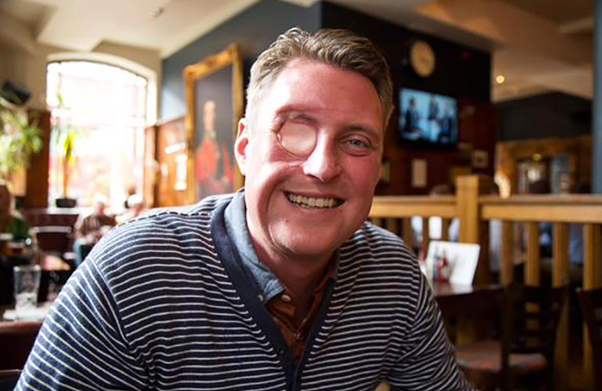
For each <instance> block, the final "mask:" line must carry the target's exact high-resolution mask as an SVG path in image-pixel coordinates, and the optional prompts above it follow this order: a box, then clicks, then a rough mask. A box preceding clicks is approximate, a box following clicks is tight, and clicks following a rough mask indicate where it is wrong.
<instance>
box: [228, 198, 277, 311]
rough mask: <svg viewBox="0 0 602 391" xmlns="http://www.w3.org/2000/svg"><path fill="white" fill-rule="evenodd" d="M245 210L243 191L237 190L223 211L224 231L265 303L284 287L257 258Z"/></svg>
mask: <svg viewBox="0 0 602 391" xmlns="http://www.w3.org/2000/svg"><path fill="white" fill-rule="evenodd" d="M246 212H247V210H246V205H245V197H244V191H239V192H237V193H236V194H235V195H234V197H233V198H232V201H231V202H230V205H228V206H227V208H226V210H225V212H224V220H225V223H226V231H227V232H228V237H229V238H230V240H231V241H232V243H233V244H234V248H235V251H236V252H237V253H238V254H239V255H240V259H241V261H242V265H241V266H242V267H243V269H245V271H246V272H247V273H248V274H249V275H251V276H252V278H253V279H254V280H255V282H256V283H257V287H258V288H259V291H260V292H261V294H262V296H263V297H260V299H261V300H262V302H264V303H267V302H268V301H270V299H272V298H274V297H275V296H278V295H279V294H280V293H282V292H283V291H284V288H283V287H282V284H280V281H278V278H277V277H276V275H275V274H274V273H272V271H271V270H270V269H269V268H268V267H267V266H265V265H264V264H263V263H261V262H260V261H259V258H257V253H256V252H255V248H254V247H253V242H252V241H251V235H250V234H249V229H248V228H247V219H246Z"/></svg>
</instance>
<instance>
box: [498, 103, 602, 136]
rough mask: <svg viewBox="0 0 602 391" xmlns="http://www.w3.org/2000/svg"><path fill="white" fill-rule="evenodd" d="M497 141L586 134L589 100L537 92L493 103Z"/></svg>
mask: <svg viewBox="0 0 602 391" xmlns="http://www.w3.org/2000/svg"><path fill="white" fill-rule="evenodd" d="M496 109H497V111H498V128H499V138H500V141H512V140H524V139H536V138H545V137H575V136H579V135H582V134H590V133H591V129H592V128H591V126H592V102H591V101H589V100H587V99H583V98H578V97H575V96H571V95H566V94H562V93H550V94H544V95H537V96H532V97H528V98H523V99H516V100H512V101H507V102H502V103H499V104H497V105H496Z"/></svg>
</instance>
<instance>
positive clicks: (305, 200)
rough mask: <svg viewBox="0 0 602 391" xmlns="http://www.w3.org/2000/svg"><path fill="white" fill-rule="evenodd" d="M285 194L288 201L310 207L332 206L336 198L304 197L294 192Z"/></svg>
mask: <svg viewBox="0 0 602 391" xmlns="http://www.w3.org/2000/svg"><path fill="white" fill-rule="evenodd" d="M286 196H287V198H288V199H289V201H291V202H294V203H295V204H298V205H302V206H307V207H310V208H332V207H333V206H335V205H336V203H337V200H336V199H334V198H314V197H304V196H300V195H295V194H287V195H286Z"/></svg>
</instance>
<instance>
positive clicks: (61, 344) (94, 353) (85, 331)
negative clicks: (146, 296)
mask: <svg viewBox="0 0 602 391" xmlns="http://www.w3.org/2000/svg"><path fill="white" fill-rule="evenodd" d="M93 255H94V253H93V254H91V257H90V258H88V260H87V261H86V262H85V263H84V264H83V265H82V266H81V267H80V268H79V269H78V270H77V271H76V272H75V273H74V275H73V276H72V278H71V279H70V280H69V283H68V284H67V285H66V286H65V287H64V288H63V290H64V292H61V294H60V295H59V297H58V298H57V301H56V302H55V305H54V306H53V307H52V309H51V311H50V313H49V314H48V316H47V318H46V320H45V321H44V325H43V326H42V329H41V330H40V333H39V335H38V338H37V340H36V343H35V346H34V348H33V350H32V352H31V353H30V357H29V359H28V361H27V364H26V366H25V368H24V371H23V374H22V375H21V377H20V379H19V383H18V384H17V387H16V390H19V391H20V390H40V391H46V390H59V389H60V390H78V391H87V390H143V389H147V388H148V379H147V371H146V370H145V368H144V367H143V365H141V363H140V362H139V360H137V359H136V357H134V355H133V354H131V353H130V352H131V351H130V349H129V346H128V343H127V340H126V338H125V335H124V332H123V328H122V326H121V325H120V319H119V313H118V309H117V306H116V304H115V300H114V298H113V297H112V292H111V290H110V289H109V287H108V286H107V284H106V281H105V279H104V278H103V274H102V273H101V271H100V269H99V268H98V265H97V263H96V262H95V261H94V259H93Z"/></svg>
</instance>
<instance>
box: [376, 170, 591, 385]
mask: <svg viewBox="0 0 602 391" xmlns="http://www.w3.org/2000/svg"><path fill="white" fill-rule="evenodd" d="M481 181H482V179H481V178H479V177H478V176H465V177H460V178H458V181H457V189H458V190H457V195H456V196H441V197H429V196H425V197H403V196H400V197H375V199H374V202H373V205H372V210H371V212H370V219H371V220H372V221H373V222H375V223H376V224H378V225H381V226H383V227H385V228H387V229H390V230H391V231H393V232H395V233H397V234H398V235H400V236H401V237H402V238H404V240H405V241H406V243H407V244H408V245H410V246H411V247H413V245H414V243H413V233H412V228H411V225H410V221H411V218H412V217H413V216H420V217H422V220H423V228H422V232H423V249H426V247H427V246H428V241H429V238H428V232H429V229H428V228H429V227H428V221H429V217H432V216H438V217H441V218H442V219H443V229H442V233H443V235H444V236H443V240H445V239H446V236H445V233H446V232H447V227H448V226H449V223H450V221H451V220H452V219H453V218H457V219H458V220H459V224H460V235H459V236H460V239H459V240H460V242H463V243H480V244H481V246H482V251H481V256H480V260H479V265H478V267H477V272H476V275H475V282H477V283H483V282H490V276H491V273H490V270H489V254H488V252H489V251H488V249H489V241H488V238H489V232H488V227H489V221H490V220H501V221H502V234H501V235H502V241H501V242H502V247H501V250H500V251H501V269H500V281H499V282H500V283H504V284H505V283H508V282H510V281H512V280H513V278H514V265H515V260H516V259H517V257H523V258H524V263H525V276H524V278H525V282H526V283H527V284H531V285H540V284H541V281H540V275H541V266H542V257H541V254H540V243H539V237H540V223H542V222H548V223H552V224H553V227H554V228H553V253H552V284H553V285H555V286H558V285H563V284H566V283H568V281H569V266H570V264H569V227H570V225H571V224H579V225H581V226H582V228H583V252H584V255H583V257H584V258H583V287H584V289H592V288H596V287H600V286H601V284H602V281H601V275H602V257H601V243H600V242H601V239H602V232H601V224H602V196H600V195H537V196H536V195H533V196H531V195H530V196H512V197H510V198H506V199H504V198H500V197H498V196H491V195H480V194H479V189H480V188H482V187H483V186H481ZM519 224H521V225H522V226H523V228H524V231H525V232H526V234H525V235H520V236H517V233H516V232H517V229H516V228H517V225H519ZM522 237H524V238H525V248H524V249H522V248H519V243H517V242H518V240H517V239H518V238H522ZM568 336H569V322H568V306H567V308H566V310H565V312H564V315H563V318H562V321H561V325H560V328H559V332H558V343H557V345H558V346H557V352H556V362H555V367H556V370H555V376H556V377H557V379H556V380H557V381H556V385H557V389H558V390H567V389H568V371H567V367H568V343H569V338H568ZM583 347H584V349H583V350H584V373H585V379H586V386H587V389H588V390H590V389H591V390H593V388H592V387H593V386H592V379H593V372H592V371H593V369H592V362H591V345H590V343H589V337H588V336H587V331H585V330H584V345H583Z"/></svg>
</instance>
